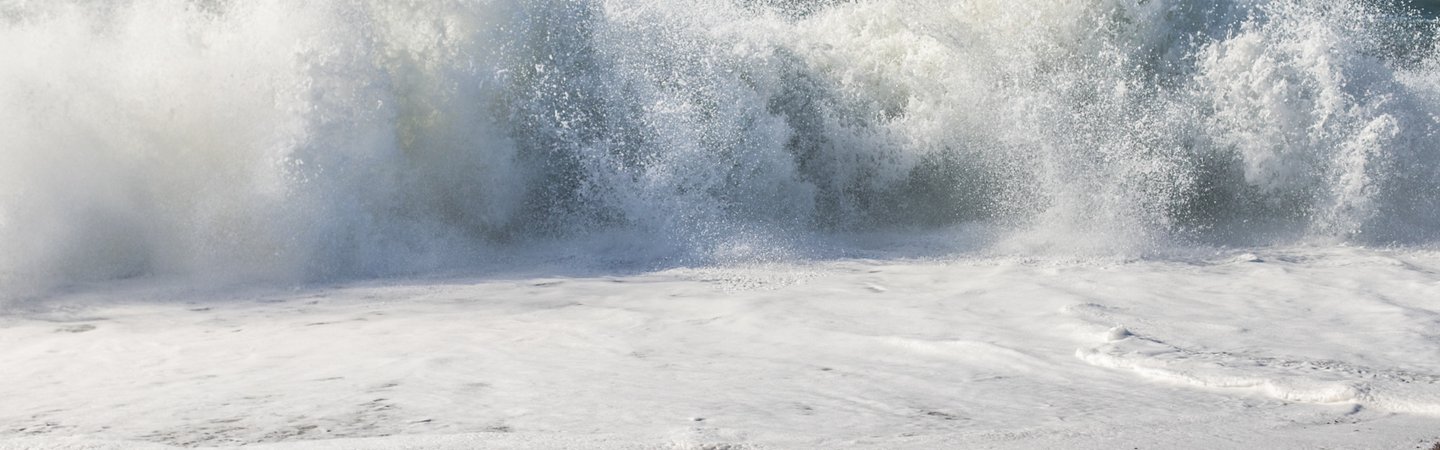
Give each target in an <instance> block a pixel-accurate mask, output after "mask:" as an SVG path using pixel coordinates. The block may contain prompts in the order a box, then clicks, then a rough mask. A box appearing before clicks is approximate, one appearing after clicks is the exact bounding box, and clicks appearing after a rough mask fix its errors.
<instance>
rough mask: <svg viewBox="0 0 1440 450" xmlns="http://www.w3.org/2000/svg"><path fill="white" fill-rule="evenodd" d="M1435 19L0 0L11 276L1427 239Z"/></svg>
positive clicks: (1138, 8) (727, 4) (1226, 8)
mask: <svg viewBox="0 0 1440 450" xmlns="http://www.w3.org/2000/svg"><path fill="white" fill-rule="evenodd" d="M1436 9H1437V8H1436V5H1435V4H1433V3H1430V2H1421V3H1375V2H1360V1H1352V0H1330V1H1313V0H1268V1H1267V0H1214V1H1189V0H1073V1H1059V2H1057V1H1053V0H935V1H931V0H853V1H830V0H811V1H788V2H781V1H767V0H665V1H659V0H489V1H470V0H431V1H420V0H408V1H407V0H373V1H371V0H315V1H292V0H130V1H124V0H113V1H105V0H45V1H32V0H0V278H3V279H4V280H5V281H0V284H4V283H11V284H15V283H25V284H36V283H39V284H54V283H65V282H74V281H84V280H100V279H113V278H120V277H131V276H148V275H180V276H206V275H217V274H223V275H225V276H227V277H240V278H243V279H251V278H268V277H300V278H313V277H327V276H365V275H373V274H386V273H413V272H419V271H427V270H435V269H444V268H454V267H470V266H472V265H475V264H485V263H487V262H493V261H496V260H498V259H499V258H500V257H501V255H513V254H517V253H526V252H531V253H534V252H552V253H554V254H559V255H567V254H574V255H588V256H587V257H592V258H599V259H601V260H611V259H613V260H625V261H647V260H652V261H653V260H664V261H696V262H705V261H725V260H734V259H737V258H738V259H746V258H774V257H785V255H803V254H805V253H806V251H807V248H811V247H814V246H818V245H822V244H819V242H831V243H833V242H835V241H836V239H839V240H840V241H843V240H844V239H843V238H835V239H831V238H827V236H831V237H833V236H845V235H854V234H856V233H883V234H890V235H896V236H903V235H905V234H907V233H924V232H926V230H944V229H957V228H964V229H983V230H987V231H984V232H982V233H970V234H966V235H965V236H964V237H960V236H957V237H956V239H970V240H976V241H977V242H975V243H974V246H978V247H980V248H1003V249H1005V250H1004V251H1011V252H1055V251H1058V252H1075V251H1079V252H1099V253H1124V254H1133V253H1137V252H1138V253H1144V252H1150V251H1155V249H1162V248H1169V247H1175V246H1195V245H1199V246H1208V245H1265V244H1277V243H1291V242H1304V241H1323V242H1344V243H1353V244H1359V245H1431V244H1433V243H1434V242H1435V241H1436V240H1437V239H1440V57H1437V55H1436V48H1437V44H1440V40H1437V37H1436V33H1435V29H1436V27H1437V23H1436V21H1435V17H1436V13H1435V11H1436ZM823 245H828V244H823ZM557 249H560V250H557Z"/></svg>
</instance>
